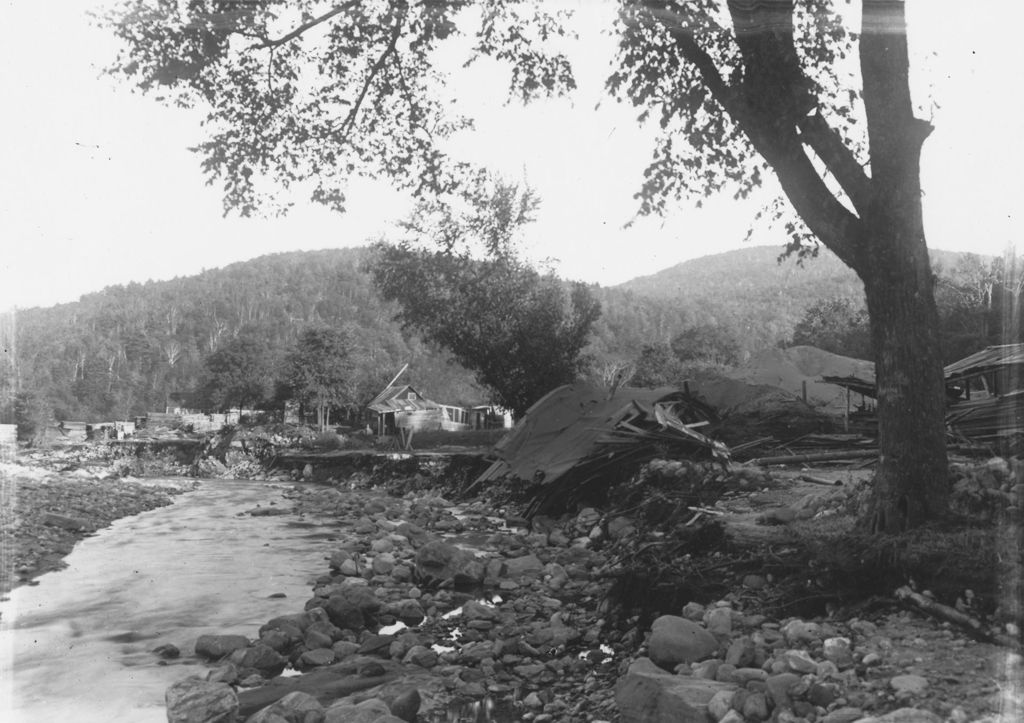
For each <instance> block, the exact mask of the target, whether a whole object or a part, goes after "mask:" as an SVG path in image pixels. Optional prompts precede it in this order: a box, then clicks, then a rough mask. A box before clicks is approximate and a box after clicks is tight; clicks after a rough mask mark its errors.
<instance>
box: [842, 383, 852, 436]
mask: <svg viewBox="0 0 1024 723" xmlns="http://www.w3.org/2000/svg"><path fill="white" fill-rule="evenodd" d="M843 431H845V432H849V431H850V388H849V387H847V388H846V416H845V417H844V418H843Z"/></svg>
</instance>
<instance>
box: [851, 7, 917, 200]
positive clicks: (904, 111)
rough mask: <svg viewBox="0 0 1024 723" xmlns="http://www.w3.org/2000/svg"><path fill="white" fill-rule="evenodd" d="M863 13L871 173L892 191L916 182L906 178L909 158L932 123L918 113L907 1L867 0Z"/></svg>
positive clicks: (862, 59) (862, 61) (862, 45)
mask: <svg viewBox="0 0 1024 723" xmlns="http://www.w3.org/2000/svg"><path fill="white" fill-rule="evenodd" d="M862 12H863V21H862V28H863V31H862V34H861V40H860V66H861V75H862V77H863V82H864V111H865V114H866V115H867V120H868V145H869V148H870V150H871V178H872V179H873V180H874V181H875V182H877V183H879V184H881V187H882V189H883V192H890V191H891V190H892V189H894V188H900V187H904V189H905V185H906V184H907V183H908V182H913V179H908V178H906V175H907V174H906V171H907V165H906V160H905V159H906V158H907V157H908V154H910V155H913V156H914V157H916V156H917V154H919V152H920V149H921V145H922V144H923V143H924V140H925V138H927V137H928V135H929V134H930V133H931V131H932V126H931V124H930V123H927V122H926V121H923V120H920V119H918V118H915V117H914V110H913V103H912V102H911V99H910V58H909V54H908V52H907V19H906V12H905V3H904V0H864V2H863V11H862ZM914 165H915V169H916V161H915V164H914ZM916 185H918V186H919V185H920V182H919V180H918V181H917V182H916ZM905 190H909V189H905Z"/></svg>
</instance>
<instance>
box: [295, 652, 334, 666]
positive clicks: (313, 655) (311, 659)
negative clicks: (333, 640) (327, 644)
mask: <svg viewBox="0 0 1024 723" xmlns="http://www.w3.org/2000/svg"><path fill="white" fill-rule="evenodd" d="M335 657H336V656H335V654H334V651H333V650H331V649H330V648H317V649H315V650H307V651H306V652H305V653H303V654H302V655H301V656H300V657H299V662H300V663H302V665H304V666H308V667H311V668H316V667H319V666H321V665H330V664H331V663H333V662H334V660H335Z"/></svg>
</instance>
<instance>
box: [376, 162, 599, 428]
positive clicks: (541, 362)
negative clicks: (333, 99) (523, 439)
mask: <svg viewBox="0 0 1024 723" xmlns="http://www.w3.org/2000/svg"><path fill="white" fill-rule="evenodd" d="M537 204H538V200H537V199H536V197H535V195H534V194H533V192H532V191H530V189H528V188H527V189H524V190H520V188H519V187H518V186H516V185H514V184H508V183H503V182H499V183H497V184H496V185H495V186H494V187H493V188H490V187H489V186H488V184H486V183H485V184H482V185H481V186H480V188H478V190H477V193H476V197H475V199H474V204H473V207H472V208H471V209H469V210H468V211H466V212H463V213H456V212H455V211H453V210H452V209H451V208H448V207H444V206H437V205H433V204H426V205H424V206H423V207H421V209H420V210H419V212H418V213H417V214H416V215H415V216H414V217H413V218H412V219H411V220H410V221H409V222H408V223H406V225H405V227H406V231H407V232H408V234H409V237H407V238H405V239H403V240H402V241H400V242H399V243H398V244H395V245H389V244H384V243H381V244H378V245H377V246H376V258H375V260H373V261H372V262H371V263H370V266H369V268H370V271H371V274H372V276H373V279H374V283H375V284H376V286H377V288H378V289H379V290H380V292H381V294H382V295H383V297H384V298H385V299H387V300H389V301H397V302H398V304H399V306H400V308H401V310H400V311H399V314H398V318H399V319H400V320H401V321H402V323H403V324H405V325H406V326H408V327H411V328H413V329H415V330H416V331H417V332H419V333H420V334H422V335H423V336H424V338H426V339H427V340H429V341H432V342H435V343H437V344H439V345H441V346H442V347H443V348H445V349H447V350H448V351H449V352H450V353H451V354H452V356H453V357H454V358H455V359H456V360H457V361H458V362H459V363H460V364H462V365H463V366H465V367H466V368H467V369H472V370H474V371H475V372H476V374H477V379H478V381H479V382H480V383H481V384H482V385H484V386H485V387H487V388H488V389H490V390H491V391H492V392H493V395H494V396H493V401H494V402H495V403H497V404H499V405H501V406H504V407H507V408H508V409H510V410H512V411H513V412H514V413H516V414H522V413H523V412H525V411H526V410H527V409H528V408H529V407H530V406H531V405H532V404H533V403H534V402H536V401H537V400H538V399H540V398H541V397H542V396H543V395H544V394H546V393H547V392H549V391H550V390H551V389H553V388H555V387H557V386H560V385H562V384H567V383H570V382H572V381H574V380H576V379H577V378H578V377H579V376H581V375H582V374H583V372H584V371H585V368H586V365H587V363H588V358H587V357H586V356H585V355H584V354H583V349H584V347H585V346H586V345H587V343H588V341H589V337H590V333H591V330H592V328H593V325H594V322H595V321H596V320H597V318H598V317H599V316H600V313H601V305H600V302H599V301H598V300H597V299H596V297H595V296H594V294H593V293H592V291H591V290H590V288H589V287H587V286H586V285H585V284H581V283H573V284H570V285H569V288H568V289H567V288H566V284H564V283H563V282H562V281H561V280H560V279H559V278H557V277H556V276H554V275H553V274H542V273H540V272H538V271H537V270H535V269H534V268H533V267H532V266H531V265H530V264H528V263H526V262H525V261H524V260H523V259H522V258H521V257H520V255H519V253H518V251H517V248H516V235H517V233H518V231H519V230H520V229H521V228H522V226H523V225H525V224H526V223H528V222H529V221H530V220H531V218H532V213H533V211H534V210H535V208H536V207H537ZM423 241H429V242H432V244H429V245H428V246H427V247H424V246H423ZM480 252H482V253H480Z"/></svg>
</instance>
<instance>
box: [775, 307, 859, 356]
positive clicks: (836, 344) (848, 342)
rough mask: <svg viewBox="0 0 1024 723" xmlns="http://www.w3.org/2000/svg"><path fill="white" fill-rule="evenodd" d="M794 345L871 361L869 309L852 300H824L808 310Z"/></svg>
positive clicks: (795, 331) (794, 334) (796, 334)
mask: <svg viewBox="0 0 1024 723" xmlns="http://www.w3.org/2000/svg"><path fill="white" fill-rule="evenodd" d="M793 344H795V345H808V346H816V347H818V348H819V349H824V350H825V351H830V352H832V353H833V354H842V355H843V356H849V357H853V358H854V359H870V358H871V330H870V329H869V328H868V312H867V309H865V308H863V306H857V305H856V304H854V302H853V301H851V300H850V299H844V298H831V299H823V300H821V301H819V302H817V303H815V304H814V305H812V306H811V307H810V308H809V309H807V312H806V313H805V314H804V317H803V318H802V319H801V320H800V321H799V323H797V325H796V328H794V329H793Z"/></svg>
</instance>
